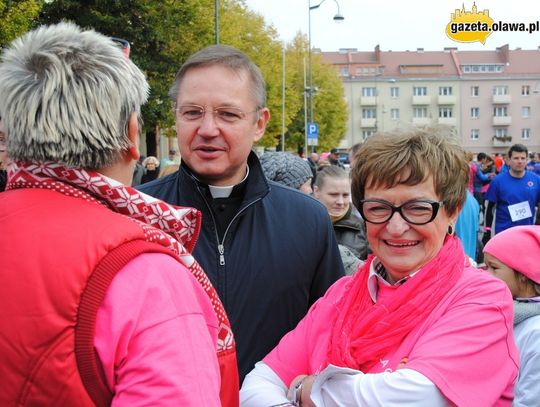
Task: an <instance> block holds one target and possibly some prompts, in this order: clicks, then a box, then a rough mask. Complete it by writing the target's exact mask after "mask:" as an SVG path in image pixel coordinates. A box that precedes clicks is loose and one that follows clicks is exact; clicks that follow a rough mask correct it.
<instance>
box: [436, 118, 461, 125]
mask: <svg viewBox="0 0 540 407" xmlns="http://www.w3.org/2000/svg"><path fill="white" fill-rule="evenodd" d="M456 123H457V121H456V118H455V117H439V124H446V125H447V126H455V125H456Z"/></svg>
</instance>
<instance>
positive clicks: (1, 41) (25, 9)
mask: <svg viewBox="0 0 540 407" xmlns="http://www.w3.org/2000/svg"><path fill="white" fill-rule="evenodd" d="M41 5H42V1H37V0H21V1H10V0H0V49H1V48H4V47H6V46H7V45H8V44H9V43H10V42H11V41H13V40H14V39H15V38H17V37H19V36H20V35H22V34H24V33H25V32H26V31H28V30H30V29H31V28H32V27H33V26H34V24H35V23H36V19H37V17H38V15H39V11H40V10H41Z"/></svg>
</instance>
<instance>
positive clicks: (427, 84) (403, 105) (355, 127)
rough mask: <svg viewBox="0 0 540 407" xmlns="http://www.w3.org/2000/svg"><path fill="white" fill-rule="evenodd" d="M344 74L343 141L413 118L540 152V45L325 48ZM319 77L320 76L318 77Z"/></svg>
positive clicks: (495, 144) (491, 146)
mask: <svg viewBox="0 0 540 407" xmlns="http://www.w3.org/2000/svg"><path fill="white" fill-rule="evenodd" d="M321 55H322V57H323V59H324V60H326V61H327V62H329V63H331V64H333V65H334V66H335V67H336V68H337V70H338V72H339V75H340V77H341V78H342V80H343V85H344V90H345V98H346V100H347V103H348V106H349V122H348V129H347V134H346V135H345V138H344V139H343V140H342V142H341V144H340V147H341V148H348V147H350V146H352V145H353V144H355V143H358V142H361V141H362V140H365V139H366V138H367V137H369V136H370V135H372V134H373V133H375V132H376V131H385V130H391V129H394V128H396V127H404V126H408V125H411V124H415V125H416V124H418V125H423V124H432V123H443V124H447V125H451V126H454V127H455V129H456V130H457V132H458V134H459V136H460V138H461V140H462V144H463V146H464V148H465V149H467V150H470V151H472V152H475V153H478V152H480V151H484V152H486V153H493V152H500V153H504V152H506V151H507V150H508V147H509V146H510V145H512V144H515V143H522V144H524V145H526V146H527V147H528V148H529V151H531V152H533V151H540V47H539V49H536V50H522V49H515V50H511V49H509V46H508V45H504V46H502V47H499V48H497V49H496V50H490V51H459V50H458V48H445V49H444V50H443V51H424V50H423V49H417V50H416V51H399V52H394V51H381V50H380V48H379V46H377V47H375V50H374V51H372V52H359V51H357V50H356V49H342V50H340V51H339V52H322V53H321ZM315 81H316V78H315Z"/></svg>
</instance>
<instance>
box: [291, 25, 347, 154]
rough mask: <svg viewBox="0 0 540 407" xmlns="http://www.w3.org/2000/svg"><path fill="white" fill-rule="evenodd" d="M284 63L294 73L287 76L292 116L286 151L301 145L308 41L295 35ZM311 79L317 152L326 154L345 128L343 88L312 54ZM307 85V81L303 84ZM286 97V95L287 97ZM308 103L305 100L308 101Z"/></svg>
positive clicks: (334, 73)
mask: <svg viewBox="0 0 540 407" xmlns="http://www.w3.org/2000/svg"><path fill="white" fill-rule="evenodd" d="M287 55H288V59H289V61H290V63H291V64H292V65H293V67H294V69H293V70H292V71H291V72H289V73H288V77H287V80H288V81H290V82H291V96H290V98H291V99H293V100H294V101H295V102H294V107H295V108H296V109H295V116H294V118H293V120H292V122H291V125H290V126H289V127H288V132H287V135H286V140H287V143H286V144H287V147H288V148H299V147H304V145H305V125H304V122H305V110H304V101H303V97H304V94H303V92H304V65H305V70H306V71H305V75H306V77H307V76H308V75H309V73H308V71H309V68H308V64H309V61H308V41H307V39H306V37H305V35H303V34H301V33H299V34H297V36H296V37H295V38H294V40H293V41H292V42H291V44H289V50H288V53H287ZM312 76H313V88H314V89H317V91H316V92H314V99H313V100H314V106H313V110H314V121H315V123H317V124H318V125H319V138H318V146H317V149H318V150H320V151H321V150H329V149H330V148H332V147H335V146H337V145H338V144H339V142H340V141H341V139H342V138H343V136H344V134H345V131H346V127H347V115H348V113H347V104H346V102H345V100H344V98H343V92H344V91H343V85H342V83H341V80H340V79H339V77H338V75H337V72H336V70H335V68H334V67H332V66H331V65H329V64H327V63H325V62H324V61H323V60H322V58H321V57H320V55H319V54H317V53H312ZM306 82H307V80H306ZM288 97H289V95H288ZM287 100H289V99H287ZM308 103H309V100H308Z"/></svg>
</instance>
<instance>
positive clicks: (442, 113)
mask: <svg viewBox="0 0 540 407" xmlns="http://www.w3.org/2000/svg"><path fill="white" fill-rule="evenodd" d="M439 117H446V118H449V117H452V108H451V107H440V108H439Z"/></svg>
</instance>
